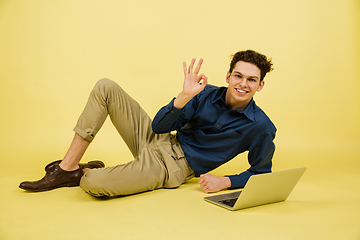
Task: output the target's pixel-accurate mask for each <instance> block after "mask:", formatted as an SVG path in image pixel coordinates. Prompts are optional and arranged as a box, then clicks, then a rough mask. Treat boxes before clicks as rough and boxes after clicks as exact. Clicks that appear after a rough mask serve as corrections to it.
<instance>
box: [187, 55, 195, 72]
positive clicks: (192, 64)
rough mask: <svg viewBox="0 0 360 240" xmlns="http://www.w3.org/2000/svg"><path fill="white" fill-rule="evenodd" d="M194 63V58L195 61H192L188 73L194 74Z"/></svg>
mask: <svg viewBox="0 0 360 240" xmlns="http://www.w3.org/2000/svg"><path fill="white" fill-rule="evenodd" d="M194 63H195V58H193V59H192V60H191V63H190V66H189V71H188V73H192V71H193V67H194Z"/></svg>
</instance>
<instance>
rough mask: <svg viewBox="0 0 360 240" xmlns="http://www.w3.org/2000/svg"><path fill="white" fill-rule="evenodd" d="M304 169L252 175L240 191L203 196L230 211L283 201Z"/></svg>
mask: <svg viewBox="0 0 360 240" xmlns="http://www.w3.org/2000/svg"><path fill="white" fill-rule="evenodd" d="M305 170H306V168H297V169H291V170H285V171H278V172H272V173H264V174H257V175H252V176H251V177H250V178H249V180H248V182H247V183H246V185H245V187H244V188H243V190H242V191H237V192H233V193H226V194H220V195H216V196H210V197H204V200H206V201H208V202H211V203H214V204H216V205H218V206H221V207H224V208H226V209H229V210H232V211H234V210H239V209H244V208H249V207H255V206H259V205H264V204H269V203H275V202H281V201H285V200H286V199H287V198H288V196H289V195H290V193H291V191H292V190H293V189H294V187H295V185H296V184H297V182H298V181H299V179H300V177H301V176H302V175H303V173H304V172H305Z"/></svg>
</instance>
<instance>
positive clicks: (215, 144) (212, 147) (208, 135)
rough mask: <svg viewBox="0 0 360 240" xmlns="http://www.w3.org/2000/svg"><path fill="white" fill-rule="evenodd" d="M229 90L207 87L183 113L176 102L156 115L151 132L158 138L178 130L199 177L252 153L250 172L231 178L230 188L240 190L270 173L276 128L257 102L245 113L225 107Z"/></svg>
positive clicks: (190, 164)
mask: <svg viewBox="0 0 360 240" xmlns="http://www.w3.org/2000/svg"><path fill="white" fill-rule="evenodd" d="M226 90H227V88H226V87H216V86H212V85H209V84H208V85H207V86H206V87H205V89H204V90H203V91H202V92H200V93H199V94H198V95H196V96H195V97H194V98H193V99H192V100H191V101H190V102H188V103H187V104H186V106H185V107H184V108H183V109H181V110H180V109H177V108H175V107H174V104H173V102H174V99H175V98H174V99H173V100H172V101H171V102H170V103H169V104H168V105H166V106H164V107H163V108H161V109H160V110H159V112H158V113H157V114H156V116H155V118H154V120H153V123H152V128H153V131H154V132H155V133H159V134H160V133H169V132H171V131H174V130H177V139H178V141H179V142H180V144H181V147H182V149H183V151H184V154H185V157H186V159H187V161H188V163H189V166H190V167H191V169H192V170H193V171H194V172H195V176H197V177H199V176H200V174H203V173H207V172H209V171H211V170H213V169H215V168H217V167H219V166H220V165H222V164H224V163H226V162H228V161H229V160H231V159H232V158H234V157H235V156H236V155H238V154H239V153H242V152H245V151H249V153H248V161H249V164H250V168H249V169H248V170H247V171H245V172H242V173H240V174H236V175H229V176H228V177H229V178H230V181H231V188H238V187H244V186H245V184H246V182H247V180H248V179H249V177H250V176H251V175H253V174H259V173H267V172H271V166H272V162H271V159H272V157H273V154H274V151H275V145H274V143H273V139H274V138H275V132H276V128H275V126H274V124H273V123H272V122H271V120H270V119H269V118H268V117H267V115H266V114H265V113H264V112H263V111H262V110H261V109H260V108H259V107H258V106H257V105H256V104H255V101H254V100H251V102H250V103H249V105H248V106H247V107H246V109H244V110H242V111H240V110H230V109H229V108H228V107H227V105H226V103H225V94H226Z"/></svg>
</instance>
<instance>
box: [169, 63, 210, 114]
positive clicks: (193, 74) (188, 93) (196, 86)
mask: <svg viewBox="0 0 360 240" xmlns="http://www.w3.org/2000/svg"><path fill="white" fill-rule="evenodd" d="M202 63H203V59H202V58H201V59H200V60H199V63H198V64H197V66H196V68H195V70H194V71H193V68H194V64H195V58H193V59H192V60H191V63H190V66H189V69H188V68H187V66H186V63H185V62H183V68H184V75H185V80H184V84H183V90H182V92H181V93H180V94H179V95H178V97H177V98H176V99H175V101H174V106H175V107H176V108H179V109H182V108H183V107H184V106H185V105H186V103H187V102H189V101H190V100H191V99H192V98H193V97H195V96H196V95H197V94H198V93H200V92H201V91H202V90H204V88H205V86H206V84H207V77H206V76H205V75H204V74H200V75H198V74H199V71H200V68H201V64H202ZM201 81H202V82H201Z"/></svg>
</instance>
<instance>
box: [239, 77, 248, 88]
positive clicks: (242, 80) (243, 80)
mask: <svg viewBox="0 0 360 240" xmlns="http://www.w3.org/2000/svg"><path fill="white" fill-rule="evenodd" d="M239 84H240V86H242V87H246V85H247V79H246V78H243V79H241V81H240V83H239Z"/></svg>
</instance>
